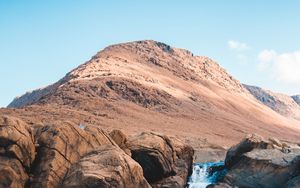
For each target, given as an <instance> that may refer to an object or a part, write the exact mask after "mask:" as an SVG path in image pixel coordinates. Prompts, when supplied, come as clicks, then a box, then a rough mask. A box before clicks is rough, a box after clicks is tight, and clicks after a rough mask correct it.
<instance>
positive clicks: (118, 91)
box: [1, 40, 300, 149]
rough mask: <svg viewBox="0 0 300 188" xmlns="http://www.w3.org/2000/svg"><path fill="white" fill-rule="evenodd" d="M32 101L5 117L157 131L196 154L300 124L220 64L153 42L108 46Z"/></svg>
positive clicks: (289, 133)
mask: <svg viewBox="0 0 300 188" xmlns="http://www.w3.org/2000/svg"><path fill="white" fill-rule="evenodd" d="M33 93H34V92H33ZM26 97H27V98H29V100H27V101H26V100H25V102H21V103H19V104H18V103H17V102H16V101H15V102H14V103H12V105H10V107H17V108H7V109H1V113H3V114H7V115H13V116H17V117H19V118H21V119H23V120H24V121H26V122H27V123H29V124H33V125H35V124H44V123H46V124H51V122H52V121H53V120H55V121H72V122H74V123H75V124H80V123H84V124H92V125H97V126H100V127H101V128H104V129H106V130H112V129H115V128H117V129H120V130H123V131H125V132H126V133H128V134H133V133H136V132H137V131H138V132H140V131H149V130H151V131H157V132H162V133H165V134H170V135H175V136H177V137H180V138H183V140H185V141H186V142H187V143H191V144H192V145H193V146H194V147H195V148H196V149H197V148H198V149H199V148H201V147H208V146H213V147H228V146H230V145H232V144H234V143H236V142H237V141H239V140H240V139H241V138H242V137H244V136H245V135H247V134H249V133H253V132H257V133H260V134H261V135H262V136H268V137H269V136H274V137H278V138H280V139H284V140H297V139H299V134H298V133H299V130H300V128H297V127H299V122H298V121H296V120H292V119H288V118H285V117H283V116H281V115H279V114H278V113H276V112H274V111H273V110H271V109H269V108H268V107H266V106H264V105H263V104H261V103H259V102H258V101H257V100H256V99H255V98H254V97H253V96H252V95H251V94H250V93H249V92H248V90H246V89H245V88H244V87H243V86H242V84H241V83H240V82H239V81H238V80H236V79H234V78H233V77H232V76H231V75H229V74H228V73H227V72H226V70H225V69H223V68H222V67H220V66H219V65H218V64H217V63H216V62H214V61H213V60H211V59H209V58H207V57H205V56H195V55H194V54H192V53H191V52H189V51H187V50H182V49H178V48H174V47H171V46H169V45H166V44H164V43H160V42H156V41H152V40H146V41H136V42H128V43H122V44H117V45H112V46H109V47H107V48H105V49H103V50H102V51H100V52H98V53H97V54H96V55H95V56H93V57H92V58H91V59H90V60H89V61H87V62H86V63H84V64H82V65H80V66H78V67H77V68H75V69H73V70H72V71H70V72H69V73H67V74H66V76H65V77H63V78H62V79H60V80H59V81H58V82H56V83H54V84H52V85H50V86H48V87H46V88H44V89H41V90H38V92H36V93H34V94H33V95H32V98H31V99H30V96H28V95H27V96H26ZM20 99H22V97H21V98H19V99H18V100H20ZM23 99H24V98H23ZM25 99H26V98H25ZM20 101H22V100H20Z"/></svg>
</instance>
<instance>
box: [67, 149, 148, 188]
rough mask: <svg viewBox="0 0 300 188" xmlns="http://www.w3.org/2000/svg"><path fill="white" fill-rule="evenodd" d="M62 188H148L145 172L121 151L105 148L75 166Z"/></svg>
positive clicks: (88, 155)
mask: <svg viewBox="0 0 300 188" xmlns="http://www.w3.org/2000/svg"><path fill="white" fill-rule="evenodd" d="M63 187H66V188H79V187H102V188H110V187H116V188H124V187H140V188H148V187H150V185H149V184H148V182H147V181H146V179H145V178H144V176H143V169H142V168H141V166H140V165H139V164H138V163H137V162H135V161H134V160H133V159H132V158H131V157H130V156H128V155H126V154H125V152H124V151H123V150H122V149H120V148H119V147H116V146H112V145H104V146H101V147H99V148H98V149H97V150H94V151H92V152H90V153H88V154H86V155H85V156H84V157H82V158H81V159H80V161H79V162H78V163H76V164H73V165H72V167H71V168H70V170H69V171H68V173H67V175H66V176H65V180H64V184H63Z"/></svg>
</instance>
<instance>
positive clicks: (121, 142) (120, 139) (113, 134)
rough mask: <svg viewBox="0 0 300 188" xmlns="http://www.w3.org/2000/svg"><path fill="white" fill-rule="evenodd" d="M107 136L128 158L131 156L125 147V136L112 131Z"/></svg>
mask: <svg viewBox="0 0 300 188" xmlns="http://www.w3.org/2000/svg"><path fill="white" fill-rule="evenodd" d="M109 136H110V137H111V138H112V139H113V140H114V141H115V143H116V144H117V145H118V146H119V147H120V148H121V149H122V150H123V151H124V152H125V153H126V154H127V155H129V156H131V152H130V150H129V149H128V147H127V146H126V142H127V136H126V135H125V134H124V133H123V132H122V131H120V130H117V129H115V130H112V131H111V132H110V133H109Z"/></svg>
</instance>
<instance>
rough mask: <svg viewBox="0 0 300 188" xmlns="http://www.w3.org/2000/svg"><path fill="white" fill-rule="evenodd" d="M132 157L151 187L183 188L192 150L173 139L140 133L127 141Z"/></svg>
mask: <svg viewBox="0 0 300 188" xmlns="http://www.w3.org/2000/svg"><path fill="white" fill-rule="evenodd" d="M126 144H127V146H128V148H129V149H130V150H131V153H132V158H133V159H134V160H136V161H137V162H138V163H139V164H140V165H141V166H142V168H143V170H144V176H145V178H146V179H147V180H148V182H149V183H150V184H151V186H152V187H184V186H185V184H186V180H187V177H188V175H189V173H190V172H191V169H190V168H191V166H192V161H193V154H194V150H193V149H192V148H191V147H190V146H187V145H185V144H183V143H182V142H181V141H179V140H177V139H175V138H169V137H167V136H163V135H160V134H156V133H150V132H144V133H142V134H139V135H137V136H134V137H131V138H129V139H128V141H127V143H126Z"/></svg>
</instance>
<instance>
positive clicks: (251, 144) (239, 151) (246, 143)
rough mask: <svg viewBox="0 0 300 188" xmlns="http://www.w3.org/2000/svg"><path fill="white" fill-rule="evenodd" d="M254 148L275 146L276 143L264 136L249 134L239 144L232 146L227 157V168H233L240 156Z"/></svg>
mask: <svg viewBox="0 0 300 188" xmlns="http://www.w3.org/2000/svg"><path fill="white" fill-rule="evenodd" d="M254 148H257V149H267V148H274V145H273V144H272V143H271V142H270V141H268V140H265V139H264V138H262V137H261V136H259V135H256V134H251V135H248V136H247V137H246V138H245V139H243V140H242V141H241V142H240V143H239V144H237V145H235V146H233V147H231V148H230V149H229V150H228V151H227V153H226V158H225V166H226V167H227V168H231V167H232V166H233V165H234V164H236V163H238V161H239V160H240V157H241V156H242V155H243V154H244V153H246V152H249V151H251V150H253V149H254Z"/></svg>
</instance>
